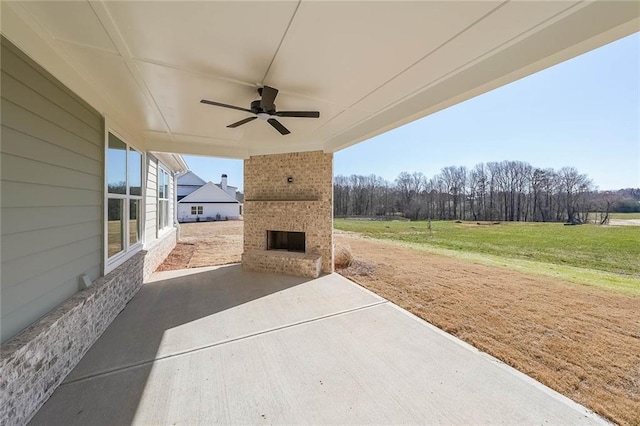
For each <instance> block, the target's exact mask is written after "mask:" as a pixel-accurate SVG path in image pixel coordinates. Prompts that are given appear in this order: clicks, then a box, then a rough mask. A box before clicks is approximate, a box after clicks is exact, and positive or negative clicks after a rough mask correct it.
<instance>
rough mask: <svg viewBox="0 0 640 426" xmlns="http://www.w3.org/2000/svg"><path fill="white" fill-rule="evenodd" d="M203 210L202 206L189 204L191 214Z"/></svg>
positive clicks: (200, 212) (199, 212)
mask: <svg viewBox="0 0 640 426" xmlns="http://www.w3.org/2000/svg"><path fill="white" fill-rule="evenodd" d="M203 211H204V209H203V208H202V206H191V214H202V212H203Z"/></svg>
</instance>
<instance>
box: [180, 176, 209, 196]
mask: <svg viewBox="0 0 640 426" xmlns="http://www.w3.org/2000/svg"><path fill="white" fill-rule="evenodd" d="M177 182H178V185H177V186H178V197H177V198H178V201H180V200H182V199H183V198H184V197H186V196H187V195H189V194H191V193H192V192H193V191H195V190H196V189H198V188H200V187H201V186H202V185H204V184H206V183H207V182H206V181H204V180H203V179H201V178H200V176H198V175H196V174H195V173H193V172H192V171H191V170H189V171H186V172H185V173H183V174H181V175H178V178H177Z"/></svg>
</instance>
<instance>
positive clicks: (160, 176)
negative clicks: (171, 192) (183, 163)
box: [158, 169, 166, 198]
mask: <svg viewBox="0 0 640 426" xmlns="http://www.w3.org/2000/svg"><path fill="white" fill-rule="evenodd" d="M163 182H164V170H162V169H160V172H159V174H158V198H166V195H165V193H164V183H163Z"/></svg>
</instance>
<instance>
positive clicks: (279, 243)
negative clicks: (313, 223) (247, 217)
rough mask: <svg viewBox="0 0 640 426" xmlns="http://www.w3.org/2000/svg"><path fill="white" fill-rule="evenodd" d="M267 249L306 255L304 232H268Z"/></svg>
mask: <svg viewBox="0 0 640 426" xmlns="http://www.w3.org/2000/svg"><path fill="white" fill-rule="evenodd" d="M267 249H268V250H287V251H297V252H300V253H304V252H305V238H304V232H286V231H267Z"/></svg>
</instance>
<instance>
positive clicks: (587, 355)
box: [335, 232, 640, 425]
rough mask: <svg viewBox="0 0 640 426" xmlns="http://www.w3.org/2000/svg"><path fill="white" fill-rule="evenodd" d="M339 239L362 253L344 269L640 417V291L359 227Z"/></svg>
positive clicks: (580, 396)
mask: <svg viewBox="0 0 640 426" xmlns="http://www.w3.org/2000/svg"><path fill="white" fill-rule="evenodd" d="M335 240H336V244H345V245H349V246H350V247H351V251H352V253H353V256H354V259H355V260H354V262H353V266H352V267H349V268H347V269H345V270H343V271H340V272H341V273H342V274H343V275H345V276H347V277H348V278H350V279H352V280H353V281H356V282H357V283H359V284H360V285H362V286H363V287H365V288H368V289H369V290H371V291H373V292H375V293H377V294H379V295H380V296H382V297H384V298H386V299H389V300H391V301H392V302H394V303H396V304H398V305H400V306H402V307H403V308H405V309H407V310H409V311H411V312H412V313H414V314H416V315H418V316H419V317H421V318H423V319H425V320H426V321H428V322H430V323H432V324H434V325H435V326H437V327H439V328H441V329H443V330H445V331H447V332H449V333H452V334H454V335H456V336H458V337H459V338H461V339H462V340H464V341H466V342H468V343H470V344H472V345H473V346H475V347H477V348H478V349H480V350H482V351H485V352H487V353H489V354H491V355H493V356H495V357H496V358H498V359H500V360H502V361H504V362H506V363H507V364H509V365H511V366H513V367H515V368H516V369H518V370H520V371H522V372H524V373H526V374H528V375H529V376H531V377H534V378H535V379H537V380H539V381H540V382H542V383H544V384H546V385H547V386H549V387H551V388H553V389H555V390H557V391H558V392H560V393H562V394H564V395H566V396H568V397H569V398H571V399H573V400H574V401H577V402H579V403H581V404H584V405H586V406H587V407H589V408H591V409H592V410H594V411H596V412H598V413H599V414H601V415H604V416H606V417H608V418H610V419H612V420H613V421H615V422H617V423H620V424H627V425H640V392H639V383H640V298H638V297H635V298H634V297H629V296H623V295H618V294H615V293H609V292H605V291H602V290H599V289H596V288H592V287H588V286H580V285H575V284H571V283H566V282H562V281H556V280H554V279H551V278H547V277H543V276H537V275H526V274H523V273H519V272H515V271H511V270H508V269H501V268H495V267H489V266H484V265H478V264H474V263H471V262H469V261H465V260H460V259H454V258H448V257H444V256H439V255H434V254H428V253H424V252H419V251H417V250H412V249H410V248H403V247H400V246H398V245H395V244H391V243H389V242H384V241H378V240H371V239H366V238H362V237H360V236H358V235H357V234H355V235H354V234H349V233H344V232H336V233H335ZM358 265H364V266H360V267H358Z"/></svg>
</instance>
